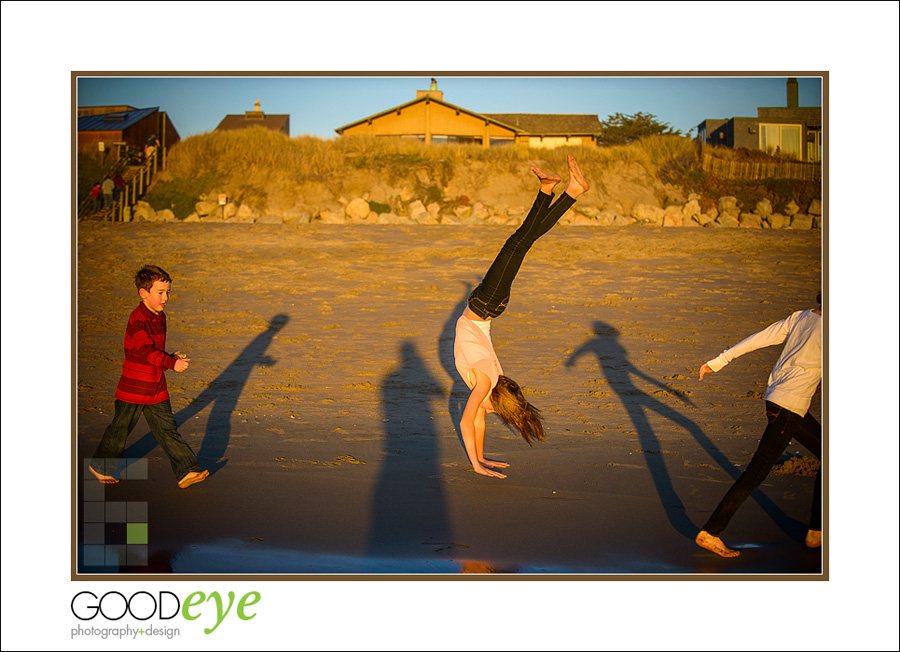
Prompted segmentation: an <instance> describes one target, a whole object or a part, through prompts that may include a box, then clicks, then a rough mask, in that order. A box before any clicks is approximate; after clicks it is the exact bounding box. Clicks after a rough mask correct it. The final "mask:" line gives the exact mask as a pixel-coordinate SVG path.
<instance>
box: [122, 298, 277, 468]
mask: <svg viewBox="0 0 900 652" xmlns="http://www.w3.org/2000/svg"><path fill="white" fill-rule="evenodd" d="M288 321H290V317H288V316H287V315H285V314H279V315H275V316H274V317H272V319H271V320H270V321H269V326H268V328H266V330H265V331H263V332H262V333H260V334H259V335H257V336H256V337H255V338H253V341H251V342H250V344H248V345H247V346H246V347H245V348H244V350H243V351H241V353H240V355H238V357H237V358H235V359H234V361H233V362H232V363H231V364H229V365H228V366H227V367H226V368H225V369H224V371H222V373H221V374H219V375H218V376H217V377H216V378H215V380H213V381H212V382H211V383H210V384H209V387H207V388H206V389H204V390H203V391H202V392H201V393H200V394H198V395H197V397H196V398H195V399H194V400H193V401H191V402H190V404H188V406H187V407H185V408H183V409H181V410H179V411H178V412H177V413H176V414H175V422H176V423H178V424H179V425H180V424H183V423H185V422H186V421H187V420H188V419H190V418H191V417H193V416H195V415H196V414H197V413H198V412H200V411H201V410H203V409H204V408H205V407H207V406H211V409H210V413H209V418H208V419H207V422H206V434H204V436H203V442H202V443H201V444H200V450H199V451H197V459H198V461H199V462H200V467H201V468H204V469H208V470H209V473H210V475H212V474H214V473H216V472H217V471H218V470H219V469H221V468H222V467H223V466H225V464H226V463H227V460H226V459H225V451H226V450H227V449H228V441H229V439H230V438H231V415H232V413H233V412H234V409H235V407H236V406H237V401H238V399H239V398H240V396H241V393H242V392H243V391H244V386H245V385H246V384H247V380H248V379H249V378H250V374H251V373H252V372H253V369H254V368H255V367H271V366H273V365H274V364H275V363H276V362H277V361H276V360H275V359H274V358H272V357H270V356H268V355H266V349H268V348H269V344H271V343H272V338H273V337H274V336H275V335H277V334H278V332H279V331H280V330H281V329H282V328H284V327H285V325H286V324H287V323H288ZM155 446H156V440H155V439H154V438H153V435H152V434H150V433H147V434H146V435H144V436H143V437H141V438H140V439H139V440H137V441H136V442H134V443H133V444H131V445H130V446H129V447H128V448H127V449H126V451H125V454H124V457H125V458H128V459H138V458H141V457H144V456H145V455H146V454H147V453H149V452H150V451H151V450H153V448H154V447H155Z"/></svg>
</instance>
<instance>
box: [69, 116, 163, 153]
mask: <svg viewBox="0 0 900 652" xmlns="http://www.w3.org/2000/svg"><path fill="white" fill-rule="evenodd" d="M151 136H156V137H157V138H158V139H159V142H160V144H161V145H162V147H163V149H164V150H167V149H168V148H170V147H171V146H172V145H174V144H175V143H177V142H178V141H179V140H181V137H180V136H179V135H178V131H176V129H175V126H174V125H173V124H172V121H171V120H169V116H168V115H167V114H166V112H165V111H160V110H159V107H158V106H154V107H150V108H147V109H136V108H134V107H132V106H126V105H117V106H80V107H78V151H79V152H97V151H100V152H104V151H110V150H111V149H112V145H118V146H128V147H132V148H134V149H138V150H143V148H144V143H146V142H147V140H148V139H149V138H150V137H151Z"/></svg>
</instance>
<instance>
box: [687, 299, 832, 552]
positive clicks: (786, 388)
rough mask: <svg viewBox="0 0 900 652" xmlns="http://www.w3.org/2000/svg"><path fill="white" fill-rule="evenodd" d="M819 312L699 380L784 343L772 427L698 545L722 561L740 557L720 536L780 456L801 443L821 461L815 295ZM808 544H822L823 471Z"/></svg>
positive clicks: (770, 408) (751, 345)
mask: <svg viewBox="0 0 900 652" xmlns="http://www.w3.org/2000/svg"><path fill="white" fill-rule="evenodd" d="M816 301H817V302H818V304H819V308H818V309H816V310H801V311H798V312H795V313H793V314H792V315H790V316H789V317H787V318H786V319H782V320H781V321H779V322H776V323H774V324H772V325H771V326H769V327H768V328H766V329H765V330H762V331H760V332H759V333H756V334H755V335H751V336H750V337H748V338H746V339H745V340H743V341H741V342H739V343H738V344H736V345H735V346H733V347H731V348H730V349H728V350H726V351H724V352H723V353H722V354H721V355H720V356H718V357H717V358H713V359H712V360H710V361H709V362H707V363H705V364H704V365H703V366H702V367H700V380H703V376H704V375H706V374H707V373H709V372H718V371H720V370H721V369H722V368H723V367H724V366H725V365H727V364H728V363H729V362H731V361H732V360H734V359H735V358H737V357H739V356H741V355H744V354H745V353H750V352H751V351H755V350H757V349H761V348H763V347H766V346H772V345H774V344H781V343H782V342H784V343H785V344H784V350H783V351H782V353H781V357H779V358H778V362H776V363H775V367H774V368H773V369H772V373H771V374H769V383H768V387H767V388H766V417H767V418H768V420H769V424H768V426H766V430H765V432H764V433H763V436H762V438H761V439H760V440H759V446H758V447H757V449H756V452H755V453H754V454H753V459H751V460H750V464H749V465H748V466H747V470H746V471H744V472H743V473H742V474H741V477H739V478H738V479H737V481H736V482H735V483H734V485H733V486H732V487H731V489H729V490H728V493H726V494H725V497H724V498H722V501H721V502H720V503H719V506H718V507H716V509H715V511H714V512H713V513H712V515H711V516H710V517H709V519H708V520H707V521H706V524H705V525H704V526H703V529H701V530H700V533H699V534H698V535H697V538H696V543H697V545H699V546H701V547H702V548H706V549H707V550H710V551H712V552H714V553H716V554H717V555H720V556H722V557H737V556H738V555H739V554H740V552H739V551H737V550H734V549H732V548H729V547H728V546H726V545H725V544H724V543H723V542H722V540H721V539H720V538H719V534H720V533H721V532H722V531H723V530H724V529H725V527H726V526H727V525H728V522H729V521H730V520H731V517H732V516H734V513H735V512H736V511H737V510H738V508H739V507H740V506H741V505H742V504H743V502H744V501H745V500H746V499H747V498H748V497H749V496H750V494H751V493H753V491H754V490H755V489H756V488H757V487H758V486H759V485H760V484H761V483H762V481H763V480H765V479H766V476H768V475H769V472H770V471H771V470H772V467H774V466H775V463H776V461H777V460H778V458H779V457H780V456H781V454H782V453H783V452H784V451H785V449H786V448H787V447H788V444H790V443H791V440H792V439H796V440H797V441H798V442H800V443H801V444H803V446H805V447H806V448H807V449H809V451H810V452H811V453H813V455H815V456H816V459H821V449H822V426H821V425H819V422H818V421H816V419H815V418H814V417H813V416H812V415H811V414H810V413H809V405H810V403H811V401H812V397H813V394H815V392H816V388H817V387H818V386H819V382H820V381H821V380H822V294H821V292H820V293H819V295H818V296H817V297H816ZM806 545H807V546H809V547H810V548H818V547H819V546H821V545H822V470H821V467H820V468H819V472H818V473H817V474H816V481H815V487H814V489H813V503H812V510H811V513H810V524H809V531H808V532H807V534H806Z"/></svg>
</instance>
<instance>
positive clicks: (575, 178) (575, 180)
mask: <svg viewBox="0 0 900 652" xmlns="http://www.w3.org/2000/svg"><path fill="white" fill-rule="evenodd" d="M590 188H591V187H590V186H589V185H588V182H587V181H585V180H584V175H583V174H582V173H581V168H579V167H578V162H577V161H576V160H575V157H574V156H572V155H571V154H569V186H568V187H567V188H566V194H567V195H568V196H569V197H571V198H572V199H575V198H576V197H578V195H580V194H582V193H585V192H587V191H588V190H590Z"/></svg>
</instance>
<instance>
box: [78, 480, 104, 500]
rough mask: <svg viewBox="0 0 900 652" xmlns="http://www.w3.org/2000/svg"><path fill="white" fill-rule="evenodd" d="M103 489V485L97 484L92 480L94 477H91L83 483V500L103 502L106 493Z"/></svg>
mask: <svg viewBox="0 0 900 652" xmlns="http://www.w3.org/2000/svg"><path fill="white" fill-rule="evenodd" d="M104 489H105V487H104V485H103V483H101V482H97V481H96V480H95V479H94V476H91V479H90V480H85V481H84V493H83V494H82V495H83V496H84V500H86V501H88V500H90V501H97V500H103V499H104V497H105V496H106V491H104Z"/></svg>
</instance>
